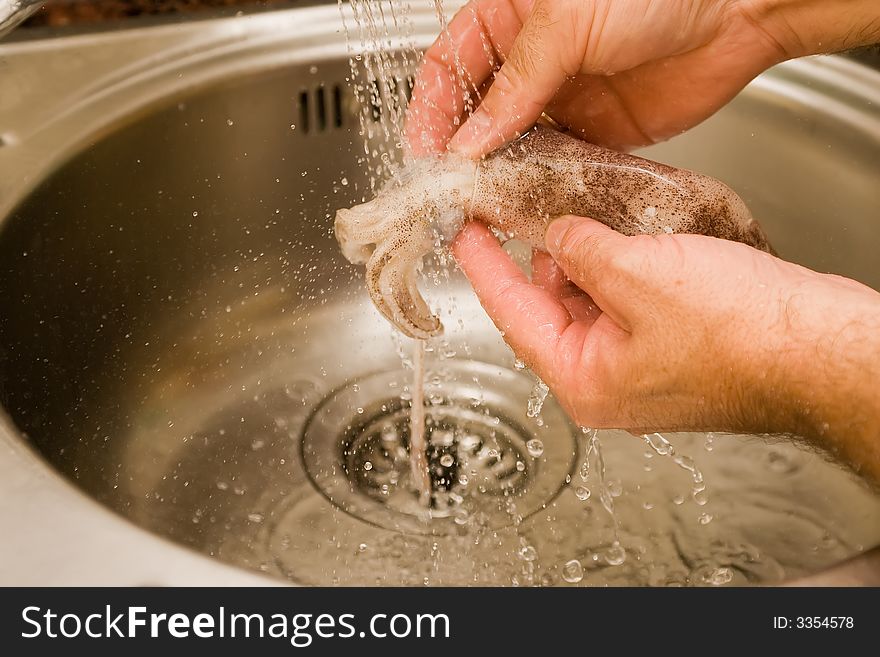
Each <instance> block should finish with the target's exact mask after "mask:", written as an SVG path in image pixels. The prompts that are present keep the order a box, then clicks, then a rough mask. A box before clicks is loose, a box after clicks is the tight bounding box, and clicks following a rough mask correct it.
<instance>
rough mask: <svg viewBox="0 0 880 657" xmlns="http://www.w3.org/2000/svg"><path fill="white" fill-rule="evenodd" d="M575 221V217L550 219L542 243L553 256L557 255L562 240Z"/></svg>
mask: <svg viewBox="0 0 880 657" xmlns="http://www.w3.org/2000/svg"><path fill="white" fill-rule="evenodd" d="M575 221H576V218H575V217H560V218H559V219H554V220H553V221H551V222H550V225H549V226H547V232H546V233H544V245H545V246H546V247H547V251H549V252H550V255H552V256H553V257H554V258H556V257H557V256H558V255H559V250H560V248H561V246H562V240H563V239H564V238H565V234H566V233H567V232H568V229H569V228H571V226H572V225H573V224H574V223H575Z"/></svg>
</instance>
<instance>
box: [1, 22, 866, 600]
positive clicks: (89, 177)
mask: <svg viewBox="0 0 880 657" xmlns="http://www.w3.org/2000/svg"><path fill="white" fill-rule="evenodd" d="M412 18H413V22H414V26H415V36H414V40H415V43H416V46H420V47H424V46H425V45H427V43H428V42H429V41H430V39H431V38H432V36H433V34H434V33H435V32H436V25H435V21H434V18H433V15H432V14H430V13H428V12H420V11H416V12H415V13H414V14H413V16H412ZM339 30H340V18H339V13H338V9H337V8H336V7H317V8H310V9H300V10H293V11H284V12H277V13H272V14H266V15H256V16H248V17H242V18H235V19H222V20H215V21H205V22H201V23H198V24H195V25H176V26H162V27H154V28H148V29H140V30H130V31H125V32H118V33H107V34H99V35H83V36H79V37H76V36H73V37H68V38H64V39H60V40H55V41H52V42H39V41H38V42H23V43H19V44H11V45H7V46H2V47H0V70H2V77H0V221H2V230H0V401H2V404H3V408H4V409H5V416H4V417H3V420H2V425H0V500H2V502H0V526H3V527H4V528H5V529H6V530H7V538H6V539H4V541H2V542H0V581H2V582H3V583H6V584H12V583H18V584H22V583H49V584H70V583H88V584H97V583H112V584H140V583H152V584H189V583H202V584H204V583H211V584H227V583H228V584H237V583H254V582H264V583H271V582H272V581H276V582H283V581H291V582H302V583H317V584H333V583H342V584H360V583H366V584H370V583H389V584H395V583H422V582H424V581H427V582H428V583H451V584H466V583H469V582H475V583H486V584H497V583H515V582H516V583H543V584H565V583H570V582H569V580H570V579H571V578H566V576H565V574H564V572H563V568H564V564H565V562H566V560H568V559H578V560H580V561H582V562H583V563H584V567H585V570H586V574H585V576H584V579H583V580H581V581H580V583H582V584H588V583H593V584H596V583H603V584H604V583H610V584H617V583H646V584H676V583H684V584H724V583H741V584H748V583H777V582H781V581H792V580H793V579H796V580H797V581H799V582H804V581H813V582H821V583H839V584H853V583H869V582H874V583H877V582H878V581H880V563H878V556H877V552H876V551H875V552H873V553H871V552H870V549H871V548H872V547H873V546H875V545H877V544H878V543H880V498H878V496H877V495H876V494H875V493H874V492H873V491H871V490H869V489H868V488H867V487H866V486H864V485H862V484H861V483H860V482H858V481H857V480H856V479H855V478H854V477H853V476H852V475H850V474H849V473H846V472H844V471H843V470H841V469H839V468H838V467H837V466H834V465H832V464H829V463H828V462H826V461H825V460H824V459H823V458H822V457H821V456H819V455H817V454H814V453H811V452H808V451H804V450H802V449H799V448H797V447H795V446H792V445H787V444H780V443H778V442H773V443H768V442H766V441H764V440H761V439H756V438H744V437H731V436H715V437H709V443H708V444H707V437H706V436H704V435H696V434H689V435H678V436H668V438H669V439H670V440H671V441H672V442H673V443H674V444H675V446H676V449H677V450H678V452H679V453H687V454H690V455H691V456H693V457H694V459H695V460H696V462H697V463H698V465H699V466H700V467H701V469H702V473H703V475H704V478H705V480H706V482H707V483H708V486H709V495H710V497H709V501H708V503H706V504H700V503H699V502H700V501H701V500H699V499H697V500H694V499H691V495H690V493H691V489H692V485H693V481H692V477H691V475H690V473H688V472H686V471H684V470H682V469H681V468H678V467H676V466H675V464H674V463H672V462H671V461H670V460H669V459H664V458H662V456H661V455H657V454H653V453H650V454H649V455H648V456H646V455H645V453H644V452H645V451H646V448H645V445H644V444H642V443H639V442H638V441H637V440H635V439H633V438H631V437H627V436H624V435H617V434H616V433H614V432H603V433H601V434H600V438H601V439H602V442H603V446H604V455H605V460H606V465H607V475H606V477H607V480H606V483H605V488H606V489H607V490H608V491H610V493H609V494H610V495H611V497H612V498H613V501H614V504H615V506H616V511H617V515H618V522H619V524H620V529H619V536H620V537H621V543H622V544H623V546H624V547H625V548H626V552H627V555H628V557H627V559H626V561H625V563H624V564H615V563H613V561H614V560H613V559H611V560H609V558H608V552H607V551H608V546H609V545H611V544H612V543H613V525H612V523H611V522H610V519H609V517H608V514H607V513H606V511H605V509H603V506H602V505H601V504H600V501H599V499H598V498H599V496H600V495H599V492H600V490H601V488H602V485H601V484H597V483H596V481H595V479H593V480H590V483H589V486H590V487H591V488H592V490H594V491H595V494H594V495H593V498H592V499H591V500H590V501H588V502H584V501H582V500H581V499H579V498H580V497H582V496H583V493H582V492H579V491H577V488H578V485H579V479H578V477H579V474H578V473H579V466H580V463H581V462H582V460H583V458H584V451H585V439H584V438H583V436H582V435H581V434H580V432H579V431H577V430H576V429H575V428H574V427H571V426H569V424H568V422H567V420H566V419H565V417H564V415H562V413H561V411H560V409H559V408H558V406H556V405H555V402H553V400H552V398H551V399H549V400H548V401H547V402H546V404H545V408H544V412H543V415H542V418H543V424H540V423H538V422H536V421H535V420H534V418H531V417H528V416H527V414H526V398H527V397H528V394H529V391H530V389H531V386H532V384H533V381H532V380H531V379H530V378H529V375H528V374H527V373H524V372H521V371H519V370H517V368H516V367H514V361H513V356H512V355H511V354H510V352H509V351H508V350H507V349H506V347H505V346H504V345H503V343H502V342H501V341H500V339H499V338H498V336H497V334H496V333H495V331H494V329H492V327H491V325H490V324H489V323H488V321H487V320H486V319H485V318H484V316H483V314H482V312H481V310H480V309H479V306H478V304H477V303H476V301H475V300H474V298H473V296H472V294H471V293H470V292H469V290H468V288H467V285H466V284H465V282H464V281H462V280H461V279H460V278H459V277H457V276H452V277H451V279H450V280H449V281H446V280H445V279H444V280H440V279H438V280H439V283H438V285H437V286H435V287H434V293H433V300H434V302H435V303H436V304H437V305H439V306H440V307H441V308H442V309H443V310H444V312H447V311H448V312H450V313H451V314H450V315H449V319H447V320H446V321H445V324H446V325H447V327H449V331H448V334H447V335H446V336H445V338H444V340H442V341H440V342H438V343H436V344H434V345H432V346H431V349H432V352H431V354H430V356H431V362H432V370H433V376H432V377H431V379H430V383H429V386H428V392H429V395H433V397H434V398H435V402H436V408H435V409H434V411H433V413H434V420H435V424H436V426H437V427H438V429H437V431H436V434H437V436H440V434H441V433H443V432H442V431H441V430H440V429H442V428H443V427H446V426H447V425H448V428H449V432H448V433H449V435H452V433H455V431H464V432H465V434H466V436H465V437H466V439H467V440H464V439H462V438H461V436H460V435H459V434H456V436H458V438H456V442H454V444H453V442H452V439H451V438H450V443H449V444H448V445H445V446H444V445H440V444H439V443H438V445H439V446H438V448H437V449H438V450H439V451H437V453H436V454H435V456H436V457H437V458H438V459H439V458H441V456H442V454H446V452H443V450H444V449H446V450H447V451H449V450H452V451H454V452H455V454H454V456H455V459H454V461H455V463H456V464H458V465H456V467H458V466H459V465H460V464H461V463H463V462H464V461H463V459H466V460H467V463H468V466H467V469H466V471H467V473H469V474H470V476H471V477H472V478H473V479H474V480H475V481H476V480H478V481H479V482H480V483H479V487H480V488H481V489H482V490H481V491H479V493H481V494H476V493H474V491H473V490H472V489H473V485H472V487H471V489H468V490H465V488H466V486H464V485H460V483H459V480H460V474H462V473H464V472H465V469H462V470H461V472H460V473H457V474H455V482H456V483H455V485H451V486H450V487H449V494H450V496H451V497H450V499H453V501H456V500H457V497H456V496H458V497H461V498H463V500H464V501H462V502H460V503H461V504H462V509H461V510H458V511H457V510H455V509H452V510H451V511H450V512H449V513H448V514H445V515H447V516H448V517H442V518H438V519H436V520H435V521H433V522H432V523H427V524H426V523H425V522H423V521H422V520H420V518H419V517H417V515H414V514H412V513H410V512H409V511H408V509H407V506H406V504H405V503H403V504H398V502H399V501H400V497H399V496H398V497H395V495H393V494H391V495H388V494H387V493H388V489H387V488H385V489H383V488H382V486H383V485H384V486H386V487H387V486H388V482H389V481H390V482H392V485H391V488H392V489H393V482H394V478H395V471H396V470H395V469H396V468H398V467H399V464H398V463H396V462H395V459H394V454H395V453H396V452H395V451H394V450H395V449H399V448H401V445H400V444H398V443H394V440H393V439H392V438H393V437H391V438H389V435H388V431H387V427H388V425H389V422H390V424H391V425H392V426H393V425H394V423H395V422H398V424H399V423H400V422H401V421H402V420H401V417H402V414H403V413H404V411H405V407H406V402H405V398H406V388H407V386H408V385H409V372H408V370H407V369H406V367H405V366H404V365H403V364H402V359H401V355H400V354H401V352H403V353H404V356H405V352H406V349H407V348H408V346H407V345H406V344H404V343H403V342H401V339H398V338H396V337H395V336H394V335H393V334H392V331H391V329H390V328H389V326H388V325H387V324H386V323H385V322H384V320H382V319H381V318H380V317H379V316H378V314H377V313H376V312H375V311H374V310H373V309H372V307H371V306H370V304H369V301H368V299H367V297H366V295H365V293H364V291H363V285H362V279H361V278H360V272H358V270H357V269H356V268H353V267H351V266H350V265H348V264H347V263H346V262H345V261H344V259H342V258H341V256H340V254H339V253H338V249H337V247H336V244H335V241H334V239H333V236H332V221H331V216H332V213H333V211H334V210H335V209H336V208H337V207H341V206H345V205H349V204H351V203H353V202H355V201H357V200H360V199H361V198H362V197H363V196H364V195H368V194H369V183H368V177H367V175H366V173H365V171H364V169H363V167H362V166H360V164H359V162H358V153H361V152H363V145H362V143H361V139H360V137H359V136H358V121H357V117H356V112H357V108H356V106H355V103H354V101H353V98H352V95H351V92H350V91H349V89H348V87H347V85H346V77H347V76H348V75H349V64H348V61H347V52H346V45H345V41H344V38H343V37H342V36H341V34H340V32H339ZM410 74H411V71H405V70H402V71H400V73H399V76H400V81H401V83H402V84H404V83H405V82H406V81H407V77H408V75H410ZM878 108H880V74H878V73H876V72H873V71H871V70H869V69H867V68H864V67H861V66H859V65H857V64H854V63H852V62H847V61H844V60H841V59H837V58H817V59H811V60H806V61H800V62H793V63H789V64H786V65H783V66H780V67H777V68H776V69H774V70H772V71H770V72H769V73H767V74H766V75H764V76H762V77H761V78H759V79H758V80H757V81H755V82H754V83H753V84H752V85H750V87H749V88H748V89H747V90H746V91H745V92H743V94H741V96H740V97H738V98H737V99H736V100H735V101H734V102H733V103H732V104H731V105H730V106H729V107H728V108H725V109H724V110H723V111H722V112H720V113H719V114H718V115H717V116H716V117H714V118H712V119H711V120H709V121H708V122H706V124H705V125H703V126H701V127H699V128H698V129H696V130H694V131H692V132H690V133H688V134H686V135H682V136H681V137H678V138H676V139H674V140H672V141H670V142H669V143H666V144H662V145H659V146H656V147H654V148H652V149H648V150H647V151H646V152H647V154H648V155H649V156H651V157H653V158H655V159H659V160H663V161H666V162H670V163H673V164H676V165H681V166H687V167H689V168H693V169H697V170H699V171H701V172H704V173H708V174H711V175H714V176H717V177H719V178H721V179H723V180H725V181H726V182H727V183H728V184H730V185H731V186H733V187H734V188H735V189H736V190H737V191H738V192H739V193H740V194H741V195H742V196H743V197H744V198H745V199H746V201H747V202H748V203H749V205H750V206H751V208H752V210H753V212H754V213H755V215H756V216H758V217H759V218H760V219H761V221H762V223H763V224H764V225H765V227H766V228H767V230H768V232H769V233H770V236H771V238H772V241H773V242H774V244H775V245H776V247H777V248H778V249H779V251H780V252H781V253H782V255H783V256H784V257H786V258H789V259H791V260H795V261H797V262H801V263H803V264H805V265H807V266H810V267H813V268H816V269H819V270H822V271H834V272H837V273H840V274H844V275H847V276H851V277H854V278H856V279H858V280H861V281H863V282H865V283H867V284H869V285H871V286H873V287H875V288H878V287H880V268H878V267H877V264H876V258H875V257H874V250H873V249H872V248H871V245H872V244H875V243H877V241H878V240H880V222H878V221H877V219H878V216H877V209H878V207H880V187H878V185H877V181H878V180H880V157H878V154H880V110H878ZM441 279H442V277H441ZM401 393H403V398H404V401H401ZM389 418H390V419H389ZM379 420H382V421H383V422H384V423H385V424H382V425H381V426H380V425H378V424H376V422H378V421H379ZM462 427H464V429H462ZM444 435H445V434H444ZM462 435H464V434H462ZM536 437H537V438H539V439H540V440H542V441H543V444H544V453H543V454H541V455H540V456H535V455H533V454H530V453H529V450H528V449H527V448H526V447H525V443H526V441H527V440H528V439H532V438H536ZM389 440H390V441H391V442H390V443H389V442H388V441H389ZM382 441H385V442H382ZM468 441H469V442H468ZM389 445H391V447H389ZM707 446H708V447H709V448H711V451H709V450H708V449H707ZM392 447H393V449H392ZM493 449H494V450H495V452H494V453H492V450H493ZM468 450H469V451H468ZM481 450H482V451H481ZM389 454H390V456H389ZM649 456H650V458H649ZM505 459H508V461H505ZM450 462H451V461H450ZM505 463H506V465H505ZM514 464H516V465H515V466H514ZM520 464H521V466H520ZM508 465H509V466H510V467H507V466H508ZM461 467H462V468H464V466H463V465H462V466H461ZM447 474H448V473H447ZM566 477H568V478H569V479H570V480H571V483H570V484H567V483H566ZM474 485H476V484H474ZM462 486H464V487H462ZM597 486H598V488H597ZM392 493H393V490H392ZM404 502H405V500H404ZM510 502H513V503H514V505H515V507H516V508H515V509H513V510H511V506H510ZM456 503H459V502H458V501H456ZM468 505H470V506H468ZM450 508H451V507H450ZM438 515H444V514H438ZM566 519H571V522H569V521H568V520H566ZM564 520H565V522H563V521H564ZM465 521H467V522H465ZM470 522H472V523H476V524H477V525H479V530H473V531H472V528H470V525H469V524H467V523H470ZM474 531H475V532H476V533H473V532H474ZM475 535H476V536H480V537H482V539H483V540H484V543H483V547H481V548H480V549H476V548H474V547H473V543H474V540H473V539H474V536H475ZM487 537H491V540H490V539H489V538H487ZM492 541H494V543H493V542H492ZM478 542H479V541H478ZM529 548H531V549H532V551H534V552H537V559H535V558H529V557H531V556H532V552H530V551H529ZM859 555H862V556H859ZM851 559H854V561H850V560H851ZM530 564H531V565H530ZM725 569H726V570H725ZM252 573H255V574H256V575H255V574H252ZM260 573H262V574H263V575H269V576H271V577H274V580H273V579H270V578H269V577H265V576H259V574H260ZM805 577H812V578H813V579H807V580H804V579H797V578H805Z"/></svg>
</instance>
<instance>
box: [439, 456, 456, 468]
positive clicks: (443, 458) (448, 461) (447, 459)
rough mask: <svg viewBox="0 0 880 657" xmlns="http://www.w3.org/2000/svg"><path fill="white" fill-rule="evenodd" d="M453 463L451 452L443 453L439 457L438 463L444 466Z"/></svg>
mask: <svg viewBox="0 0 880 657" xmlns="http://www.w3.org/2000/svg"><path fill="white" fill-rule="evenodd" d="M453 463H455V459H454V458H453V457H452V454H444V455H443V456H441V457H440V465H442V466H443V467H444V468H448V467H450V466H451V465H452V464H453Z"/></svg>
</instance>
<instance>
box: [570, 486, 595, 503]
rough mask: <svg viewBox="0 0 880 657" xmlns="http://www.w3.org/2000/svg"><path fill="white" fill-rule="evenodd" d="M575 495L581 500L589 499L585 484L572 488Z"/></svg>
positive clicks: (588, 490)
mask: <svg viewBox="0 0 880 657" xmlns="http://www.w3.org/2000/svg"><path fill="white" fill-rule="evenodd" d="M574 494H575V497H577V498H578V499H579V500H580V501H581V502H586V501H587V500H588V499H590V495H591V493H590V489H589V488H587V487H586V486H578V487H577V488H575V489H574Z"/></svg>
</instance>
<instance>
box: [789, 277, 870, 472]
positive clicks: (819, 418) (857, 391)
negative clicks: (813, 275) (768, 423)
mask: <svg viewBox="0 0 880 657" xmlns="http://www.w3.org/2000/svg"><path fill="white" fill-rule="evenodd" d="M823 278H830V277H823ZM838 281H839V279H835V280H834V282H835V283H837V282H838ZM836 292H837V294H835V302H834V303H828V304H825V305H823V304H817V303H816V301H817V298H825V299H828V298H829V297H828V296H826V295H821V297H820V295H813V294H811V293H810V290H809V289H808V290H805V291H804V292H803V293H799V294H796V295H795V296H793V297H792V298H791V299H789V301H788V303H787V307H786V313H787V316H788V318H789V319H790V321H791V327H790V332H791V334H792V336H793V340H794V346H793V347H792V348H791V349H790V350H789V351H787V352H786V353H785V355H784V356H783V358H784V360H785V361H787V362H786V363H785V366H784V367H783V368H781V370H780V371H781V372H782V373H783V376H786V375H787V380H786V381H785V382H779V384H778V385H779V386H780V388H781V389H783V390H785V391H786V393H787V395H786V396H787V403H786V404H784V406H785V407H786V408H787V409H788V413H787V415H788V416H789V417H788V421H790V422H791V424H792V429H793V430H794V431H795V432H796V433H798V434H800V435H802V436H803V437H804V438H806V439H808V440H810V441H811V442H813V443H814V444H816V445H817V446H819V447H822V448H823V449H825V450H827V451H829V452H830V453H831V454H833V455H834V456H835V457H837V458H839V459H840V460H841V461H844V462H846V463H848V464H849V465H851V466H852V467H853V469H854V470H856V471H857V472H858V473H860V474H861V475H863V476H864V477H866V478H867V479H871V480H873V481H874V482H877V483H880V294H878V293H876V292H874V291H873V290H870V289H868V288H864V287H860V286H857V285H855V284H852V285H851V284H849V283H848V282H847V283H845V284H843V285H842V286H841V287H840V288H839V289H838V290H837V291H836Z"/></svg>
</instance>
